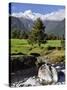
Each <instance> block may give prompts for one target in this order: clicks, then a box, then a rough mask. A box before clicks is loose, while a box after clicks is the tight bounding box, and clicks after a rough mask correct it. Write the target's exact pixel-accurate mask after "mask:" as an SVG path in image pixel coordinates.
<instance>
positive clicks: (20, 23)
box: [10, 9, 65, 35]
mask: <svg viewBox="0 0 67 90" xmlns="http://www.w3.org/2000/svg"><path fill="white" fill-rule="evenodd" d="M10 18H11V29H13V28H15V27H16V28H18V30H23V31H29V30H31V28H32V26H33V24H34V21H35V20H36V19H37V18H40V19H41V20H42V21H43V23H44V25H45V26H46V29H45V32H46V33H54V34H55V35H63V34H64V32H65V10H63V9H61V10H58V11H55V12H52V13H48V14H40V13H35V12H32V11H31V10H27V11H25V12H19V13H12V14H11V16H10Z"/></svg>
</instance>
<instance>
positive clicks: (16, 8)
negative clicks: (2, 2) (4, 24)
mask: <svg viewBox="0 0 67 90" xmlns="http://www.w3.org/2000/svg"><path fill="white" fill-rule="evenodd" d="M59 9H65V6H60V5H46V4H41V5H40V4H25V3H11V7H10V5H9V12H10V11H11V13H19V12H24V11H26V10H31V11H32V12H35V13H41V14H47V13H51V12H54V11H57V10H59Z"/></svg>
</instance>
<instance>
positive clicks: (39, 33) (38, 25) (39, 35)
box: [29, 18, 45, 46]
mask: <svg viewBox="0 0 67 90" xmlns="http://www.w3.org/2000/svg"><path fill="white" fill-rule="evenodd" d="M44 29H45V26H44V25H43V22H42V21H41V20H40V18H38V19H37V20H36V21H35V23H34V26H33V28H32V31H31V33H30V35H29V41H30V42H32V43H38V45H39V46H40V45H41V43H42V41H43V40H44V39H45V30H44Z"/></svg>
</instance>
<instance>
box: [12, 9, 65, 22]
mask: <svg viewBox="0 0 67 90" xmlns="http://www.w3.org/2000/svg"><path fill="white" fill-rule="evenodd" d="M12 16H15V17H19V18H21V17H23V18H27V19H32V20H36V19H37V18H39V17H40V18H41V19H42V20H53V21H57V20H58V21H61V20H63V19H64V18H65V10H64V9H60V10H58V11H55V12H51V13H48V14H41V13H35V12H32V11H31V10H26V11H24V12H19V13H12Z"/></svg>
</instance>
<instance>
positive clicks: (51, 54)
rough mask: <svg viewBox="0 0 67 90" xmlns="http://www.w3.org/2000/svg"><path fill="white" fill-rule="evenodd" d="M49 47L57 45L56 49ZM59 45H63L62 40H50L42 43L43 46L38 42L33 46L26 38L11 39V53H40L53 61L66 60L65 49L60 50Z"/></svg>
mask: <svg viewBox="0 0 67 90" xmlns="http://www.w3.org/2000/svg"><path fill="white" fill-rule="evenodd" d="M48 47H55V49H51V50H50V49H48ZM57 47H61V40H48V41H47V43H45V44H41V47H39V46H38V44H34V45H33V46H32V45H31V44H29V43H28V41H27V40H25V39H11V47H10V48H11V54H18V55H19V53H22V54H26V55H30V54H31V53H38V54H40V56H42V57H44V56H45V57H46V58H48V59H49V60H51V62H56V61H62V60H65V51H64V49H62V48H61V49H60V50H58V49H57Z"/></svg>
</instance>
